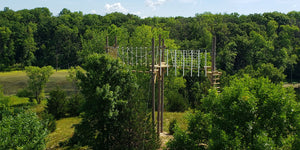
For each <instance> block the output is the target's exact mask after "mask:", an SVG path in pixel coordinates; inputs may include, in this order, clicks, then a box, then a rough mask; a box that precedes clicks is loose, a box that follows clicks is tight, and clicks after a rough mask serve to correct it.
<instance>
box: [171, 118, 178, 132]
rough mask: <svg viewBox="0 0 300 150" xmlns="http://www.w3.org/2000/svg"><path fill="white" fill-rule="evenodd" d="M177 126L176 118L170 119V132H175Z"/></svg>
mask: <svg viewBox="0 0 300 150" xmlns="http://www.w3.org/2000/svg"><path fill="white" fill-rule="evenodd" d="M176 126H177V120H176V119H173V120H172V121H170V125H169V133H170V134H174V132H175V128H176Z"/></svg>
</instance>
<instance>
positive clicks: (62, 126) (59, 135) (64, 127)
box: [46, 117, 81, 149]
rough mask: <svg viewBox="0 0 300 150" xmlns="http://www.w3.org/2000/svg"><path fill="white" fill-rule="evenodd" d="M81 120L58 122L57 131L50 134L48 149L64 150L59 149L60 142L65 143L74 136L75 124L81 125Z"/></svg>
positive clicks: (74, 118)
mask: <svg viewBox="0 0 300 150" xmlns="http://www.w3.org/2000/svg"><path fill="white" fill-rule="evenodd" d="M80 121H81V118H79V117H70V118H63V119H60V120H57V121H56V130H55V131H54V132H52V133H50V134H49V135H48V136H47V138H46V141H47V145H46V147H47V149H63V148H60V147H59V143H60V142H65V141H67V140H68V139H69V138H71V137H72V136H73V134H74V124H78V123H80Z"/></svg>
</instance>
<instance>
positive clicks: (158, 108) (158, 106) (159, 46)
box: [157, 35, 161, 135]
mask: <svg viewBox="0 0 300 150" xmlns="http://www.w3.org/2000/svg"><path fill="white" fill-rule="evenodd" d="M160 48H161V35H159V41H158V58H161V49H160ZM159 66H160V67H161V59H159ZM158 70H159V73H158V74H157V76H158V101H157V102H158V103H157V134H158V135H159V133H160V123H161V120H160V110H161V105H160V102H161V76H160V75H161V69H158Z"/></svg>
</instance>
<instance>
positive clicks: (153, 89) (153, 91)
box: [151, 38, 155, 127]
mask: <svg viewBox="0 0 300 150" xmlns="http://www.w3.org/2000/svg"><path fill="white" fill-rule="evenodd" d="M154 56H155V47H154V38H152V68H151V69H152V123H153V127H154V125H155V71H154Z"/></svg>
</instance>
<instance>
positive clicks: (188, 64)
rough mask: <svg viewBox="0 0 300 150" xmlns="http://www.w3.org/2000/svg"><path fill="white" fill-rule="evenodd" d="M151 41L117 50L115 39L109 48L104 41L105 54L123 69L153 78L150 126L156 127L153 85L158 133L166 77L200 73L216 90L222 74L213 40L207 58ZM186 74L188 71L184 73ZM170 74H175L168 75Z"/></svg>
mask: <svg viewBox="0 0 300 150" xmlns="http://www.w3.org/2000/svg"><path fill="white" fill-rule="evenodd" d="M154 42H155V40H154V38H153V39H152V46H151V47H118V46H117V38H115V45H114V46H108V38H107V39H106V53H108V54H109V55H111V56H112V57H114V58H119V59H120V60H122V63H123V65H125V64H126V65H130V66H132V69H133V70H132V71H133V72H141V73H150V74H151V75H152V122H153V124H155V110H156V109H155V100H156V99H155V89H156V88H155V85H156V83H157V85H158V94H157V98H158V100H157V102H158V104H157V133H158V134H160V133H162V132H163V112H164V77H165V74H166V75H167V76H170V75H174V76H198V77H199V76H200V73H201V70H204V71H205V76H206V77H208V79H209V80H210V82H211V86H212V87H214V88H219V87H218V85H219V82H218V80H219V79H220V76H221V74H222V72H218V71H217V70H216V65H215V64H216V63H215V61H216V46H215V45H216V38H213V45H212V51H211V53H210V56H209V55H208V52H207V50H205V49H199V50H172V49H167V48H166V47H165V44H164V39H161V36H159V43H158V46H155V43H154ZM186 70H190V72H188V73H187V71H186ZM171 72H172V73H173V72H174V74H171Z"/></svg>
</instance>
